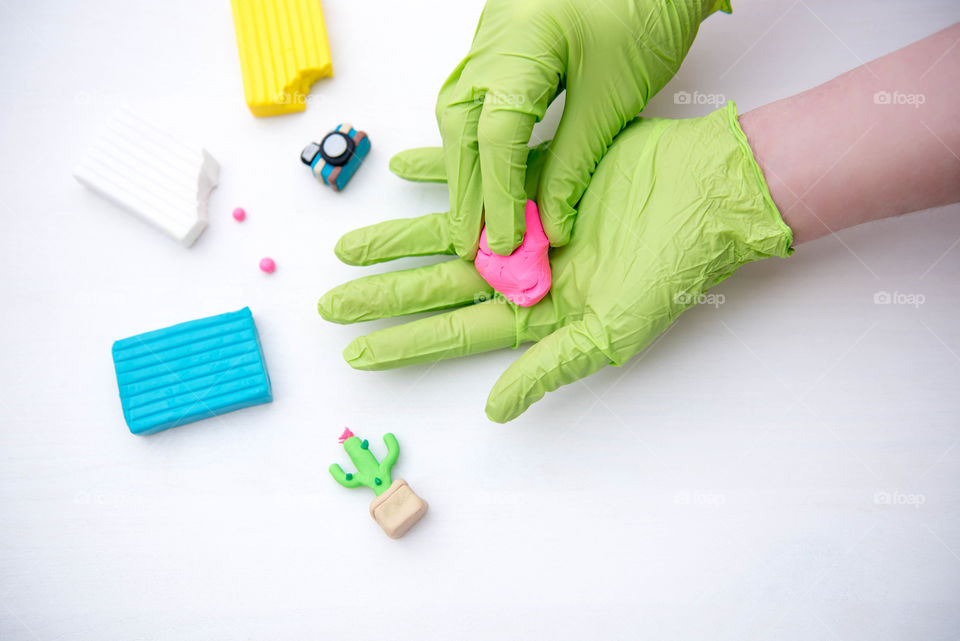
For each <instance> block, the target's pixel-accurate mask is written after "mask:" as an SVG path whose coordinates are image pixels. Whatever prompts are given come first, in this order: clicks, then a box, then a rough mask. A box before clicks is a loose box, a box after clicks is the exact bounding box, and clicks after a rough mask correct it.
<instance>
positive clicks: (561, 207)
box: [538, 198, 577, 247]
mask: <svg viewBox="0 0 960 641" xmlns="http://www.w3.org/2000/svg"><path fill="white" fill-rule="evenodd" d="M538 206H539V207H540V222H541V223H542V224H543V232H544V233H545V234H546V235H547V239H548V240H549V241H550V246H551V247H563V246H564V245H566V244H567V243H569V242H570V236H571V235H572V234H573V222H574V220H575V219H576V216H577V211H576V209H574V208H573V207H572V206H571V205H570V204H568V202H567V201H566V200H564V199H562V198H543V199H542V200H541V202H540V203H538Z"/></svg>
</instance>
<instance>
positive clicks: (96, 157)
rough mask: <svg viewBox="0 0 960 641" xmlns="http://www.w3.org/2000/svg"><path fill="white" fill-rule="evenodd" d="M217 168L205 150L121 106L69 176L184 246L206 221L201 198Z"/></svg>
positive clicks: (214, 178)
mask: <svg viewBox="0 0 960 641" xmlns="http://www.w3.org/2000/svg"><path fill="white" fill-rule="evenodd" d="M219 173H220V166H219V165H218V164H217V161H216V160H214V159H213V157H212V156H211V155H210V154H209V153H207V151H206V150H205V149H201V148H200V147H195V146H192V145H185V144H183V143H181V142H179V141H177V140H175V139H174V138H172V137H171V136H170V135H169V134H167V133H166V132H164V131H161V130H160V129H157V128H156V127H154V126H153V125H151V124H149V123H147V122H145V121H144V120H143V119H141V118H139V117H138V116H136V115H134V114H132V113H131V112H130V111H128V110H126V109H123V110H121V111H119V112H118V113H117V115H116V117H115V118H114V120H113V122H112V123H111V124H110V126H109V128H108V129H107V132H106V134H105V135H104V136H103V138H102V139H101V140H100V141H99V142H98V143H97V144H96V146H95V147H94V148H93V149H91V150H90V153H89V154H88V155H87V157H86V158H84V160H83V161H82V162H81V163H80V165H79V166H78V167H77V168H76V169H75V170H74V172H73V175H74V177H75V178H76V179H77V180H79V181H80V182H81V183H83V184H84V185H86V186H87V187H89V188H90V189H92V190H93V191H95V192H97V193H98V194H100V195H101V196H103V197H104V198H107V199H108V200H112V201H113V202H115V203H116V204H118V205H120V206H121V207H123V208H124V209H126V210H128V211H130V212H133V213H134V214H136V215H137V216H139V217H140V218H142V219H143V220H145V221H147V222H148V223H150V224H152V225H154V226H155V227H157V228H159V229H161V230H162V231H164V232H166V233H167V234H169V235H170V236H172V237H174V238H176V239H177V240H178V241H180V242H181V243H182V244H183V245H184V246H185V247H189V246H190V245H192V244H193V242H194V241H195V240H196V239H197V238H198V237H199V236H200V234H201V233H202V232H203V230H204V229H205V228H206V226H207V200H208V199H209V197H210V190H212V189H213V188H214V187H216V186H217V179H218V176H219Z"/></svg>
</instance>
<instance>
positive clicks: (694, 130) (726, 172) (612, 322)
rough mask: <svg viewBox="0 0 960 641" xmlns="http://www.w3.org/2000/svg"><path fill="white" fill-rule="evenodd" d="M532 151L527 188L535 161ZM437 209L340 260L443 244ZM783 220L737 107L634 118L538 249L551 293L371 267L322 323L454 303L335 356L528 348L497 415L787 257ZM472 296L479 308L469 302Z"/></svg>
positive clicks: (444, 229) (462, 267)
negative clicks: (527, 303) (522, 302)
mask: <svg viewBox="0 0 960 641" xmlns="http://www.w3.org/2000/svg"><path fill="white" fill-rule="evenodd" d="M546 151H547V150H546V147H545V146H541V147H539V148H535V149H533V150H531V152H530V159H529V161H528V172H527V179H528V185H527V188H528V190H531V191H535V189H536V177H537V176H539V175H540V174H541V171H542V168H543V165H544V162H545V160H546ZM440 154H441V152H440V150H435V151H434V152H433V160H432V161H430V160H429V159H428V158H427V154H426V153H425V152H417V154H416V155H415V157H414V160H415V162H414V163H413V165H412V166H410V165H406V164H405V158H406V156H400V157H399V158H398V159H397V161H396V162H395V163H394V168H395V169H396V170H397V171H398V173H400V175H401V176H405V177H411V176H412V177H414V178H418V179H422V178H424V177H433V178H438V179H439V178H440V177H441V172H442V160H441V157H440ZM453 230H454V224H453V220H452V217H451V216H450V215H449V214H432V215H429V216H424V217H422V218H414V219H408V220H394V221H389V222H384V223H380V224H377V225H373V226H370V227H365V228H363V229H358V230H356V231H352V232H349V233H347V234H346V235H345V236H343V238H341V239H340V241H339V242H338V243H337V246H336V253H337V256H339V257H340V259H341V260H343V261H344V262H346V263H348V264H351V265H369V264H372V263H377V262H380V261H385V260H392V259H394V258H398V257H401V256H423V255H427V254H453V253H454V240H453V238H454V231H453ZM791 242H792V233H791V231H790V229H789V228H788V227H787V226H786V224H784V222H783V220H782V219H781V218H780V214H779V212H778V211H777V208H776V206H775V205H774V204H773V201H772V200H771V198H770V193H769V190H768V188H767V184H766V182H765V180H764V178H763V175H762V174H761V171H760V168H759V167H758V166H757V164H756V161H755V160H754V158H753V154H752V152H751V150H750V147H749V145H748V143H747V139H746V137H745V136H744V134H743V132H742V131H741V129H740V126H739V123H738V122H737V117H736V107H735V106H734V105H733V103H731V104H729V105H727V106H726V107H723V108H721V109H719V110H717V111H715V112H713V113H712V114H710V115H709V116H706V117H704V118H693V119H687V120H667V119H658V118H651V119H643V118H638V119H636V120H634V121H633V122H632V123H631V124H630V125H629V126H628V127H627V128H626V129H625V130H624V131H623V132H622V133H620V135H619V136H617V138H616V140H615V141H614V143H613V145H612V146H611V147H610V150H609V151H608V152H607V155H606V156H604V158H603V160H602V161H601V163H600V166H599V167H598V168H597V171H596V173H595V175H594V176H593V179H592V180H591V182H590V186H589V187H588V188H587V191H586V193H585V194H584V197H583V200H582V201H581V203H580V207H579V214H578V216H577V223H576V226H575V228H574V231H573V236H572V239H571V240H570V243H569V244H568V245H566V246H565V247H561V248H559V249H554V250H552V251H551V254H550V263H551V268H552V270H553V287H552V289H551V291H550V293H549V294H548V295H547V297H546V298H544V299H543V300H542V301H540V302H539V303H537V304H536V305H534V306H533V307H518V306H516V305H513V304H512V303H509V302H506V301H504V300H503V299H494V298H493V292H492V290H491V289H490V287H489V285H487V283H486V281H484V280H483V278H481V277H480V275H479V274H478V273H477V271H476V269H475V268H474V266H473V263H472V262H470V261H467V260H463V259H460V258H457V259H454V260H451V261H446V262H442V263H438V264H435V265H429V266H426V267H418V268H414V269H408V270H405V271H398V272H392V273H386V274H378V275H373V276H367V277H365V278H360V279H358V280H355V281H352V282H349V283H346V284H344V285H340V286H339V287H336V288H334V289H332V290H331V291H329V292H327V293H326V294H325V295H324V296H323V297H322V298H321V299H320V302H319V305H318V307H319V310H320V314H321V315H322V316H323V317H324V318H325V319H327V320H330V321H334V322H338V323H352V322H356V321H361V320H371V319H375V318H383V317H388V316H398V315H402V314H412V313H416V312H424V311H429V310H438V309H443V308H448V307H459V309H456V310H454V311H450V312H446V313H443V314H438V315H434V316H431V317H429V318H424V319H421V320H417V321H414V322H411V323H407V324H405V325H399V326H396V327H391V328H388V329H383V330H380V331H377V332H374V333H372V334H369V335H367V336H362V337H360V338H357V339H355V340H354V341H353V342H352V343H351V344H350V345H349V346H348V347H347V348H346V350H344V353H343V355H344V358H345V359H346V361H347V362H348V363H349V364H350V365H351V366H353V367H355V368H357V369H369V370H375V369H387V368H392V367H400V366H402V365H411V364H415V363H425V362H430V361H435V360H439V359H442V358H451V357H454V356H463V355H466V354H474V353H478V352H484V351H488V350H494V349H500V348H504V347H516V346H518V345H519V344H520V343H524V342H529V341H536V345H534V346H532V347H531V348H530V349H529V350H527V351H526V352H525V353H524V354H523V355H522V356H521V357H520V358H518V359H517V361H516V362H515V363H514V364H513V365H511V366H510V368H509V369H507V371H506V372H505V373H504V374H503V375H502V376H501V377H500V380H499V381H497V383H496V385H495V386H494V388H493V391H491V392H490V397H489V399H488V401H487V416H489V417H490V418H491V419H492V420H494V421H497V422H506V421H509V420H511V419H513V418H515V417H517V416H519V415H520V414H521V413H522V412H523V411H524V410H526V409H527V407H529V406H530V405H531V404H532V403H534V402H536V401H537V400H539V399H540V398H541V397H543V395H544V393H545V392H548V391H552V390H555V389H557V388H558V387H559V386H561V385H565V384H567V383H571V382H573V381H576V380H577V379H580V378H583V377H585V376H587V375H589V374H591V373H593V372H595V371H597V370H598V369H600V368H602V367H603V366H605V365H609V364H613V365H622V364H623V363H625V362H626V361H627V360H628V359H630V358H631V357H632V356H634V355H635V354H637V353H638V352H639V351H640V350H642V349H643V348H644V347H646V346H647V345H648V344H649V343H650V342H651V341H652V340H653V339H654V338H656V336H657V335H658V334H660V333H661V332H663V331H664V330H665V329H667V327H668V326H669V325H670V324H671V323H672V322H673V321H674V319H675V318H676V317H677V316H678V315H679V314H680V313H681V312H683V311H684V310H685V309H687V308H688V307H690V306H692V305H693V304H695V303H696V302H697V300H698V299H699V297H700V296H701V294H703V292H705V291H706V290H707V289H708V288H709V287H711V286H713V285H715V284H717V283H718V282H720V281H721V280H723V279H724V278H726V277H727V276H729V275H730V274H732V273H733V272H734V271H736V269H737V268H738V267H740V265H743V264H744V263H747V262H750V261H753V260H757V259H760V258H766V257H768V256H781V257H784V256H787V255H789V254H790V253H791V251H792V250H791V249H790V245H791ZM478 301H482V302H478Z"/></svg>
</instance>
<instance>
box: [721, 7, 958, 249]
mask: <svg viewBox="0 0 960 641" xmlns="http://www.w3.org/2000/svg"><path fill="white" fill-rule="evenodd" d="M958 41H960V23H958V24H955V25H953V26H951V27H948V28H947V29H944V30H943V31H940V32H938V33H935V34H933V35H931V36H929V37H927V38H924V39H923V40H920V41H919V42H916V43H914V44H912V45H910V46H907V47H904V48H903V49H900V50H898V51H894V52H893V53H891V54H888V55H886V56H884V57H882V58H878V59H876V60H874V61H872V62H869V63H867V64H865V65H863V66H861V67H857V68H856V69H854V70H852V71H850V72H847V73H845V74H843V75H841V76H838V77H837V78H834V79H833V80H831V81H829V82H827V83H825V84H822V85H820V86H818V87H814V88H813V89H810V90H808V91H805V92H803V93H801V94H797V95H796V96H792V97H790V98H786V99H784V100H779V101H777V102H774V103H771V104H769V105H766V106H764V107H760V108H759V109H754V110H753V111H750V112H748V113H746V114H744V115H743V116H741V117H740V125H741V127H742V128H743V131H744V133H745V134H746V135H747V139H748V140H749V142H750V146H751V147H752V148H753V152H754V155H755V157H756V159H757V162H758V164H759V165H760V168H761V170H762V171H763V174H764V176H765V177H766V179H767V183H768V184H769V186H770V193H771V195H772V196H773V200H774V202H775V203H776V205H777V207H778V208H779V209H780V213H781V215H782V216H783V219H784V222H786V223H787V225H789V226H790V228H791V229H793V233H794V243H795V244H800V243H803V242H807V241H809V240H814V239H816V238H820V237H822V236H825V235H827V234H830V233H832V232H835V231H837V230H840V229H844V228H846V227H852V226H854V225H859V224H860V223H864V222H868V221H871V220H878V219H880V218H887V217H889V216H897V215H900V214H905V213H909V212H913V211H919V210H922V209H928V208H930V207H937V206H941V205H946V204H949V203H953V202H958V201H960V45H958V44H957V43H958Z"/></svg>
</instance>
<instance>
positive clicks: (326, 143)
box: [320, 131, 357, 167]
mask: <svg viewBox="0 0 960 641" xmlns="http://www.w3.org/2000/svg"><path fill="white" fill-rule="evenodd" d="M356 148H357V143H355V142H353V138H351V137H350V136H348V135H346V134H345V133H343V132H342V131H331V132H330V133H328V134H327V135H326V136H324V137H323V140H322V141H321V142H320V155H321V156H323V159H324V160H325V161H327V163H329V164H331V165H333V166H334V167H338V166H340V165H345V164H347V162H348V161H349V160H350V158H351V157H352V156H353V151H354V150H355V149H356Z"/></svg>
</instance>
